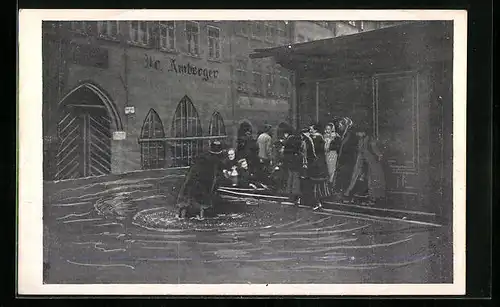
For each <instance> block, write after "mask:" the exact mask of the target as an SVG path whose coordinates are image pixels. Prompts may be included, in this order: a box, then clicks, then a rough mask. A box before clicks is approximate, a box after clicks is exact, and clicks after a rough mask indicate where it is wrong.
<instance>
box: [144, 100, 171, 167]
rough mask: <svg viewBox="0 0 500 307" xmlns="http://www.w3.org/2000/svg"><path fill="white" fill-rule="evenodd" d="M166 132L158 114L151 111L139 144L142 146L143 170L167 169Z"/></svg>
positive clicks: (145, 120)
mask: <svg viewBox="0 0 500 307" xmlns="http://www.w3.org/2000/svg"><path fill="white" fill-rule="evenodd" d="M164 137H165V131H164V129H163V124H162V122H161V119H160V117H159V116H158V113H156V111H155V110H154V109H150V110H149V112H148V114H147V115H146V118H145V119H144V123H143V124H142V129H141V136H140V138H139V143H140V145H141V168H142V169H157V168H163V167H165V140H164V139H163V138H164Z"/></svg>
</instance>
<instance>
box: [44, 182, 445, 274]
mask: <svg viewBox="0 0 500 307" xmlns="http://www.w3.org/2000/svg"><path fill="white" fill-rule="evenodd" d="M177 185H178V183H177V182H176V181H173V178H172V177H169V176H166V177H163V178H160V179H157V178H151V179H146V180H144V179H141V180H140V181H139V180H118V181H109V182H102V183H95V184H89V185H84V186H79V187H75V188H68V189H59V190H58V191H56V192H55V193H54V194H53V196H52V197H50V198H48V203H47V204H46V206H49V208H50V210H47V212H49V213H48V214H47V216H46V217H45V222H46V223H47V229H48V230H47V231H46V233H45V237H46V241H45V242H46V244H45V247H46V249H47V254H46V258H47V259H48V261H49V262H50V263H51V271H50V272H49V274H48V280H47V282H55V283H99V282H106V283H121V282H126V283H128V282H132V283H140V282H144V283H148V282H149V283H228V282H231V283H239V282H245V283H246V282H252V283H283V282H289V283H304V282H306V283H357V282H371V283H376V282H386V283H387V282H426V281H427V280H429V279H430V274H431V273H429V270H428V267H429V263H430V261H432V257H433V251H432V250H430V249H429V246H428V244H429V240H430V239H429V238H430V237H434V236H437V235H438V233H439V231H440V230H439V228H436V227H430V226H425V227H424V226H418V225H415V226H414V225H411V224H405V223H395V222H385V221H371V220H363V219H358V218H355V217H352V216H347V215H343V214H334V213H328V212H322V213H315V212H312V211H311V210H310V209H307V208H296V207H291V206H287V205H281V204H278V203H271V202H255V201H253V202H248V201H246V200H240V201H238V202H236V201H234V200H233V201H232V202H230V203H228V204H229V205H228V208H229V210H227V212H226V213H223V214H219V215H217V216H215V217H209V218H206V219H204V220H197V219H196V218H191V219H188V220H180V219H178V218H177V217H176V213H177V211H176V210H175V209H174V207H173V204H174V202H173V201H174V199H175V189H176V186H177Z"/></svg>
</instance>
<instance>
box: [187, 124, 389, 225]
mask: <svg viewBox="0 0 500 307" xmlns="http://www.w3.org/2000/svg"><path fill="white" fill-rule="evenodd" d="M271 130H272V127H271V126H269V125H266V126H265V127H264V129H263V131H262V132H261V133H259V134H258V137H257V138H256V139H254V138H253V137H252V133H251V132H250V131H248V132H246V133H245V135H244V136H242V137H240V138H239V139H238V144H237V147H236V149H234V148H230V149H228V150H227V151H223V150H222V146H221V144H220V142H217V141H215V142H212V143H211V145H210V150H209V151H208V153H206V154H205V155H203V156H202V157H200V158H199V159H198V161H197V163H196V164H195V165H193V166H192V167H191V169H190V171H189V173H188V176H187V178H186V180H185V182H184V184H183V186H182V188H181V190H180V192H179V197H178V205H179V208H180V212H179V214H180V216H181V217H183V216H185V215H186V214H187V212H188V208H193V207H194V208H196V210H199V212H200V216H201V217H203V215H204V211H205V209H207V208H211V207H213V204H214V202H217V201H219V199H218V195H217V193H214V192H215V189H216V187H217V186H220V185H225V186H227V185H232V186H238V187H251V188H258V187H262V188H270V189H275V190H276V191H277V192H278V191H280V192H282V193H285V194H286V195H288V196H289V197H290V200H291V201H292V202H294V203H295V204H297V205H298V204H303V205H307V206H311V207H312V208H313V209H314V210H319V209H321V208H322V207H323V202H324V201H325V200H326V199H328V198H330V197H331V196H333V195H338V196H340V197H341V198H342V200H343V201H347V202H353V201H356V200H357V199H366V198H368V200H367V201H365V203H372V202H378V201H380V200H383V199H384V197H385V179H384V172H383V167H382V163H381V162H382V153H381V152H380V150H379V148H378V146H377V144H376V140H375V139H374V138H372V137H370V136H369V135H367V133H366V132H365V131H364V130H362V129H356V128H354V127H353V122H352V120H351V119H349V118H340V119H337V120H335V121H332V122H330V123H328V124H326V125H325V126H324V127H322V126H321V125H320V124H317V123H314V124H311V125H309V126H308V127H305V128H303V129H301V130H299V131H294V129H292V128H291V127H286V128H285V129H284V130H283V131H281V132H282V133H281V135H280V137H279V139H278V141H276V142H273V137H272V133H271ZM224 152H225V153H226V154H224Z"/></svg>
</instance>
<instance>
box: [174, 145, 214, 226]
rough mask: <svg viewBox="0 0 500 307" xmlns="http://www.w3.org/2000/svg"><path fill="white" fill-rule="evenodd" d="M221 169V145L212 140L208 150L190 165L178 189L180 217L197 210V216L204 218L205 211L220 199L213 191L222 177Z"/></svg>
mask: <svg viewBox="0 0 500 307" xmlns="http://www.w3.org/2000/svg"><path fill="white" fill-rule="evenodd" d="M222 169H223V166H222V145H221V143H220V142H219V141H214V142H212V143H211V144H210V150H209V151H208V152H207V153H205V154H203V155H202V156H200V157H199V158H198V159H197V161H196V162H195V164H193V165H192V166H191V168H190V169H189V172H188V174H187V176H186V179H185V180H184V184H183V185H182V187H181V189H180V190H179V194H178V196H177V207H178V208H179V217H180V218H185V217H187V216H188V215H189V214H191V213H194V212H199V217H200V218H204V216H205V211H206V210H208V209H213V207H214V206H215V205H216V204H217V202H219V201H220V199H219V197H218V195H217V193H215V191H216V190H217V187H218V184H219V183H220V182H221V180H222V178H223V173H222Z"/></svg>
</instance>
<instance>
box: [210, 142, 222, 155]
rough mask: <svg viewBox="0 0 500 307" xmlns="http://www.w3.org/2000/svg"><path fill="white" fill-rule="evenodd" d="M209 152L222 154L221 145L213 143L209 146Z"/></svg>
mask: <svg viewBox="0 0 500 307" xmlns="http://www.w3.org/2000/svg"><path fill="white" fill-rule="evenodd" d="M209 152H210V153H212V154H217V155H218V154H221V153H222V144H221V143H220V142H219V141H213V142H212V143H211V144H210V149H209Z"/></svg>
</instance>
